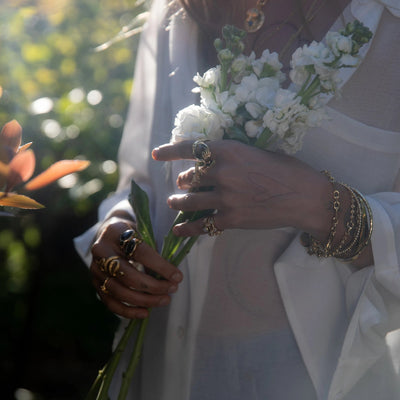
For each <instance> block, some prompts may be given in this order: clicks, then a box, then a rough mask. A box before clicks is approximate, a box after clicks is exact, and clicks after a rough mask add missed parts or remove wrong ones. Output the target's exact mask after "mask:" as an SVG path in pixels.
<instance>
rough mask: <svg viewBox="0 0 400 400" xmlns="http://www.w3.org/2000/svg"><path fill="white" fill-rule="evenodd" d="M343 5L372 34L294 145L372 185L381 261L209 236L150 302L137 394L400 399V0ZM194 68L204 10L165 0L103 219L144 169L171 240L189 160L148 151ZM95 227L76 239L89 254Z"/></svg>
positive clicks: (344, 177)
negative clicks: (164, 159) (317, 120)
mask: <svg viewBox="0 0 400 400" xmlns="http://www.w3.org/2000/svg"><path fill="white" fill-rule="evenodd" d="M344 16H345V19H346V20H351V19H353V18H354V17H356V18H358V19H359V20H361V21H362V22H364V23H365V24H367V25H368V26H369V27H370V28H371V29H372V30H373V32H374V38H373V40H372V43H371V44H370V45H369V46H368V47H367V48H365V49H364V50H363V52H364V60H363V62H362V64H361V65H360V66H359V67H358V68H357V69H353V70H346V71H343V73H342V79H343V90H342V93H343V94H342V97H341V98H340V99H327V103H328V104H327V109H328V113H329V115H330V117H331V118H330V119H329V120H328V121H327V122H326V123H324V125H323V126H322V127H321V128H316V129H312V130H310V132H308V133H307V135H306V137H305V143H304V147H303V150H302V151H301V152H300V153H298V154H297V155H296V156H297V157H299V158H300V159H302V160H304V161H306V162H307V163H308V164H310V165H311V166H313V167H314V168H316V169H328V170H330V171H331V173H332V174H333V175H334V176H335V177H336V178H337V179H338V180H341V181H343V182H346V183H348V184H350V185H352V186H354V187H356V188H358V189H359V190H360V191H362V192H363V193H364V194H365V195H366V196H367V199H368V201H369V202H370V205H371V208H372V211H373V216H374V231H373V237H372V245H373V252H374V265H371V266H369V267H366V268H363V269H361V270H357V269H355V268H353V267H352V266H350V265H348V264H344V263H341V262H339V261H337V260H334V259H322V260H320V259H317V258H316V257H310V256H309V255H308V254H307V253H306V252H305V250H304V248H303V247H302V246H301V245H300V244H299V240H298V232H296V231H295V230H294V229H289V228H287V229H276V230H228V231H225V232H224V234H223V235H221V236H219V237H217V238H210V237H208V236H203V237H201V238H200V239H199V240H198V242H197V244H196V245H195V246H194V248H193V249H192V251H191V253H190V254H189V256H188V257H187V258H186V260H185V261H184V262H183V263H182V265H181V266H180V268H181V270H182V271H183V273H184V276H185V278H184V281H183V282H182V284H181V285H180V289H179V291H178V292H177V293H176V294H174V295H173V299H172V302H171V304H170V306H169V307H168V308H165V309H155V310H153V311H152V315H151V317H150V323H149V329H148V332H147V336H146V341H145V345H144V355H143V358H142V360H141V365H140V368H139V371H138V373H137V376H136V377H135V380H134V384H133V385H132V388H131V390H130V393H129V397H128V398H130V399H140V400H154V399H163V400H197V399H198V400H207V399H226V400H236V399H246V400H257V399H260V400H261V399H262V400H265V399H271V400H289V399H296V400H314V399H318V400H336V399H337V400H339V399H343V400H366V399H367V400H368V399H371V400H377V399H379V400H397V399H399V398H400V271H399V268H400V267H399V265H400V263H399V251H400V246H399V243H400V242H399V241H400V194H399V193H397V192H396V191H397V190H398V189H399V187H400V184H399V183H400V179H399V175H400V174H399V171H400V113H399V112H398V110H399V109H400V75H399V73H398V65H399V64H400V21H399V20H398V17H399V16H400V0H386V1H383V0H381V1H378V0H353V1H352V3H351V4H350V6H349V7H348V8H347V9H346V10H345V13H344ZM340 23H341V22H340V21H338V23H337V24H336V25H335V26H334V29H337V28H340ZM197 70H198V59H197V27H196V25H195V23H194V22H193V21H192V20H191V19H190V18H189V17H185V16H184V15H183V14H182V13H179V12H178V13H176V14H174V15H173V16H169V15H168V12H167V8H166V1H165V0H155V1H154V4H153V7H152V12H151V17H150V20H149V21H148V24H147V27H146V29H145V31H144V33H143V34H142V38H141V45H140V49H139V53H138V57H137V66H136V71H135V83H134V90H133V97H132V99H131V105H130V109H129V114H128V119H127V123H126V126H125V130H124V134H123V138H122V142H121V146H120V151H119V163H120V173H121V179H120V182H119V186H118V189H117V192H116V193H115V194H114V195H113V196H112V197H110V198H108V199H107V200H106V201H105V202H104V203H103V204H102V206H101V208H100V211H99V221H102V220H103V219H104V218H105V217H106V215H107V213H109V212H110V210H113V209H115V208H121V209H125V210H128V211H129V212H132V211H131V210H130V207H129V204H128V202H127V200H126V198H127V195H128V192H129V186H130V179H131V178H132V177H134V178H135V180H136V181H137V183H139V184H140V185H141V186H142V187H143V188H144V189H145V190H146V191H147V192H148V194H149V197H150V200H151V212H152V219H153V222H154V226H155V232H157V241H158V244H161V241H162V238H163V236H164V235H165V233H166V231H167V230H168V229H169V227H170V224H171V222H172V220H173V217H174V215H175V213H174V212H172V211H171V210H169V208H168V207H167V206H166V198H167V196H168V195H169V194H171V193H173V192H176V191H177V189H176V188H175V187H174V182H175V179H176V176H177V174H178V173H179V172H180V171H182V170H183V169H186V168H187V167H188V166H189V165H191V164H190V163H189V162H186V161H179V162H174V163H172V164H169V165H166V166H163V165H161V163H158V162H155V161H153V160H152V159H151V156H150V152H151V149H152V148H154V147H156V146H158V145H160V144H163V143H166V142H168V141H169V139H170V132H171V129H172V126H173V120H174V116H175V114H176V112H177V111H178V110H180V109H181V108H183V107H185V106H187V105H189V104H192V103H195V102H196V101H197V98H196V95H194V94H192V93H191V88H193V87H194V83H193V81H192V77H193V76H194V75H195V73H196V72H197ZM97 227H98V226H97V225H96V226H94V227H92V228H91V229H90V230H89V231H87V232H86V233H85V234H83V235H82V236H80V237H79V238H76V239H75V244H76V247H77V250H78V251H79V253H80V254H81V256H82V257H83V258H84V259H85V260H86V262H87V263H89V262H90V244H91V242H92V240H93V235H94V233H95V231H96V229H97ZM125 323H126V321H122V324H121V325H122V326H121V329H122V328H123V325H124V324H125ZM117 338H118V334H117V336H116V339H117ZM128 357H129V355H128V354H125V355H124V358H123V363H122V365H121V368H120V369H121V371H122V369H123V367H124V365H123V364H124V363H126V362H127V360H128ZM121 371H120V372H121ZM119 382H120V378H118V377H117V378H116V379H115V380H114V382H113V386H112V390H111V393H110V398H111V399H114V398H116V397H117V392H118V386H119Z"/></svg>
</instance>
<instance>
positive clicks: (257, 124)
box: [244, 120, 264, 138]
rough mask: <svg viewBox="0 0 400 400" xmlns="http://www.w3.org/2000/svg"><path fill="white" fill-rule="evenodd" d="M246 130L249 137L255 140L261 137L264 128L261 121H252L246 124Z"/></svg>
mask: <svg viewBox="0 0 400 400" xmlns="http://www.w3.org/2000/svg"><path fill="white" fill-rule="evenodd" d="M244 129H245V131H246V135H247V136H248V137H251V138H254V137H257V136H259V135H260V134H261V132H262V131H263V129H264V128H263V126H262V123H261V121H253V120H250V121H247V122H246V123H245V124H244Z"/></svg>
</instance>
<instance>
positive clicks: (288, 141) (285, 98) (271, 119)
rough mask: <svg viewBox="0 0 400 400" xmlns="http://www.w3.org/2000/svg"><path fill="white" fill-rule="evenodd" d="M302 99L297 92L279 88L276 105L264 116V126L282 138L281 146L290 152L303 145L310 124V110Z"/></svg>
mask: <svg viewBox="0 0 400 400" xmlns="http://www.w3.org/2000/svg"><path fill="white" fill-rule="evenodd" d="M300 100H301V99H300V98H299V97H297V94H296V93H295V92H292V91H290V90H287V89H279V90H278V91H277V94H276V97H275V104H274V107H273V108H272V109H270V110H268V111H267V112H266V114H265V115H264V118H263V126H264V127H267V128H269V129H270V130H271V132H273V133H274V134H275V135H277V136H278V137H279V138H280V140H281V143H280V147H281V148H283V149H284V150H285V151H286V152H288V153H291V152H295V151H298V149H299V148H300V147H301V142H302V138H303V135H304V132H305V130H306V128H307V126H308V125H307V115H308V113H309V111H310V110H309V109H308V108H307V107H306V106H305V105H303V104H301V103H300Z"/></svg>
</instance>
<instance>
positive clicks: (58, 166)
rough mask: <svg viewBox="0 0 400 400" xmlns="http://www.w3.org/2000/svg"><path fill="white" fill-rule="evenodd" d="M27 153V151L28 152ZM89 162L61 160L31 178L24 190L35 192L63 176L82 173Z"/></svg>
mask: <svg viewBox="0 0 400 400" xmlns="http://www.w3.org/2000/svg"><path fill="white" fill-rule="evenodd" d="M28 151H29V150H28ZM89 164H90V162H89V161H85V160H61V161H57V162H56V163H54V164H53V165H50V167H49V168H47V169H46V170H45V171H43V172H42V173H41V174H39V175H38V176H36V177H35V178H33V179H32V180H31V181H30V182H28V183H27V184H26V185H25V189H26V190H36V189H40V188H42V187H43V186H46V185H48V184H50V183H52V182H54V181H56V180H57V179H60V178H62V177H63V176H65V175H68V174H72V173H73V172H77V171H82V170H83V169H85V168H87V167H88V166H89Z"/></svg>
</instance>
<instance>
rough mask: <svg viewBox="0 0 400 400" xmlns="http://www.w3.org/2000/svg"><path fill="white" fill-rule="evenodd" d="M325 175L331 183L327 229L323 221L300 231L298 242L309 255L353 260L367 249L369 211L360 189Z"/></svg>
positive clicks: (369, 225)
mask: <svg viewBox="0 0 400 400" xmlns="http://www.w3.org/2000/svg"><path fill="white" fill-rule="evenodd" d="M325 174H326V175H327V176H328V177H329V180H330V182H331V185H332V197H331V202H330V203H331V206H330V213H331V223H330V228H329V231H327V229H328V228H327V225H326V224H321V225H319V227H318V225H317V228H316V229H315V230H313V231H307V233H304V234H302V237H301V241H302V244H303V245H304V246H305V247H306V248H307V252H308V253H309V254H310V255H312V254H315V255H317V256H318V257H335V258H338V259H340V260H341V261H345V262H353V261H354V260H356V259H357V258H358V257H359V256H360V255H361V253H363V252H364V250H365V249H366V248H368V247H369V248H370V246H369V242H370V239H371V234H372V211H371V209H370V207H369V205H368V202H367V201H366V199H365V198H364V196H363V195H362V194H361V193H360V192H358V191H357V190H356V189H353V188H351V187H349V186H348V185H346V184H343V183H338V182H336V181H335V180H334V179H333V178H332V177H331V176H330V175H329V173H327V172H325ZM322 221H323V222H325V221H324V220H323V219H322ZM369 258H371V257H369Z"/></svg>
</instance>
